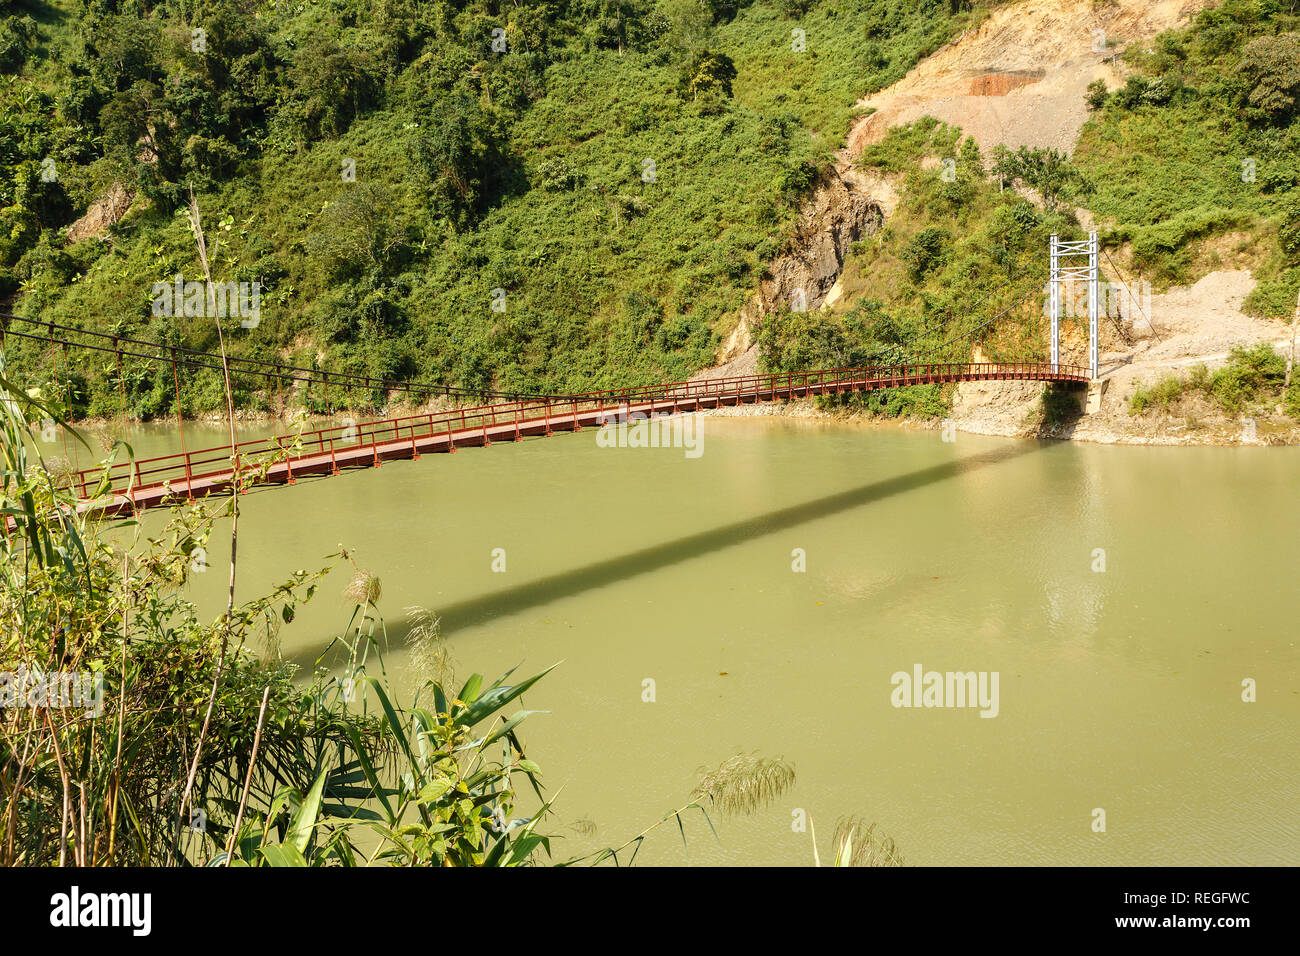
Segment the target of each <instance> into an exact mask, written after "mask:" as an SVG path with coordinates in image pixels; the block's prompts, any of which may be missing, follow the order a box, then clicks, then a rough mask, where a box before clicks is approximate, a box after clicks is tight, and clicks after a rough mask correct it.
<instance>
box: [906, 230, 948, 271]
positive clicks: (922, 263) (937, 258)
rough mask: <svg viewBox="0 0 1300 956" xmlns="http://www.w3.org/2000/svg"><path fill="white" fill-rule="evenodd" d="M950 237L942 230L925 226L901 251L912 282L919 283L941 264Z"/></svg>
mask: <svg viewBox="0 0 1300 956" xmlns="http://www.w3.org/2000/svg"><path fill="white" fill-rule="evenodd" d="M951 240H952V237H951V236H950V235H948V233H947V232H945V231H944V230H942V229H938V228H936V227H934V226H927V227H926V228H925V229H922V230H921V231H920V232H918V233H917V234H916V235H915V236H913V237H912V239H911V241H910V242H909V243H908V244H907V247H906V248H905V249H904V250H903V261H904V262H906V263H907V268H908V273H909V275H910V276H911V279H912V281H913V282H919V281H921V280H922V279H924V278H925V277H926V276H927V275H929V274H930V273H931V272H932V271H933V270H934V269H935V268H937V267H938V266H939V265H940V264H941V263H942V262H943V256H944V249H945V247H946V246H947V245H948V243H949V242H950V241H951Z"/></svg>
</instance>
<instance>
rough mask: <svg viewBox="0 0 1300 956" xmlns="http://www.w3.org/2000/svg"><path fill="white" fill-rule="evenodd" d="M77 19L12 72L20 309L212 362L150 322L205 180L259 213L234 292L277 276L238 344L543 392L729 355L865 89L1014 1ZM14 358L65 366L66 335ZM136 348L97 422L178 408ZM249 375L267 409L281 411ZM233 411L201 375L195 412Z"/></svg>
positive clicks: (99, 386)
mask: <svg viewBox="0 0 1300 956" xmlns="http://www.w3.org/2000/svg"><path fill="white" fill-rule="evenodd" d="M70 2H72V3H73V4H74V6H75V7H76V14H77V16H75V17H70V18H68V19H67V20H59V21H53V20H52V21H50V22H48V23H47V22H44V21H42V22H39V23H37V25H36V40H35V41H34V42H33V44H32V46H31V49H30V50H29V51H28V53H27V55H26V58H25V60H24V65H23V67H22V69H23V71H24V76H23V77H21V78H4V80H6V81H8V80H10V79H12V80H13V82H12V83H9V82H0V165H3V167H4V168H3V170H0V173H2V174H3V175H0V190H4V191H7V194H6V195H5V196H4V197H3V198H4V203H3V204H0V292H3V291H15V290H16V291H17V292H19V293H20V295H19V298H18V300H17V303H16V305H15V311H18V312H20V313H22V314H28V315H40V316H42V317H48V318H51V319H54V320H55V321H68V322H69V324H75V323H82V322H85V323H86V324H87V325H89V326H90V327H92V328H97V329H101V330H103V329H107V328H109V327H112V328H114V329H115V330H117V331H120V332H121V333H122V334H133V335H136V336H138V337H140V338H151V339H153V340H164V341H166V342H168V343H169V344H170V343H174V344H177V345H184V346H187V347H193V348H198V349H212V348H213V347H214V345H215V341H216V328H215V325H214V323H212V322H210V321H188V322H185V323H171V322H160V321H158V320H154V319H151V318H150V317H149V312H148V303H149V296H148V294H147V293H148V290H149V289H150V288H151V287H152V285H153V283H154V282H156V281H160V280H164V279H170V278H171V277H172V276H174V275H175V274H176V273H178V272H179V273H184V274H185V275H186V276H187V277H191V276H192V277H195V278H197V276H198V272H199V269H198V263H197V258H196V255H195V248H194V242H193V239H192V237H191V235H190V233H189V229H188V227H187V225H186V223H185V222H184V220H183V219H178V218H176V217H175V216H174V215H173V211H174V210H175V209H176V208H177V206H178V205H179V204H181V203H182V201H183V200H187V199H188V195H189V191H190V190H191V189H193V190H194V191H195V193H196V195H197V197H198V201H199V203H200V205H201V207H202V208H203V210H204V211H205V213H206V215H207V218H208V219H209V220H213V221H219V222H223V223H227V224H228V225H227V226H224V227H223V228H222V230H221V234H220V235H219V236H218V237H217V238H218V239H219V247H220V248H219V249H218V250H217V251H216V253H215V254H214V255H213V256H212V260H213V272H214V278H215V279H216V280H217V281H226V280H228V279H241V280H244V281H260V282H262V283H263V290H262V291H263V321H262V323H261V325H260V326H259V327H258V328H257V329H253V330H245V329H239V328H234V329H228V330H227V340H228V342H229V345H230V348H231V350H232V352H233V353H234V354H236V355H246V356H255V357H259V358H264V357H267V356H268V355H275V354H279V355H282V356H286V357H289V356H297V358H296V359H295V360H296V361H298V363H299V364H308V365H319V366H321V367H324V368H328V369H331V370H338V371H352V372H367V373H375V374H382V375H386V376H393V377H412V378H415V377H418V378H420V379H423V380H436V381H441V382H445V383H446V384H448V385H458V386H465V387H471V388H480V387H487V386H494V387H497V388H500V389H511V390H533V391H536V390H545V391H579V390H585V389H591V388H598V387H602V386H608V385H626V384H628V383H629V382H642V381H650V380H655V379H660V380H662V379H679V378H685V377H687V376H689V375H690V374H692V373H693V372H695V371H696V370H698V369H699V368H701V367H703V366H705V365H708V364H710V363H711V361H712V359H713V356H714V354H715V349H716V345H717V337H716V333H715V328H716V327H717V325H718V323H719V321H720V320H721V319H722V318H723V317H724V316H726V315H728V314H730V313H734V311H735V310H736V309H738V308H739V307H740V306H741V305H742V304H743V303H744V302H745V301H746V299H747V298H748V297H749V295H750V294H752V290H753V285H754V283H755V281H756V277H757V276H758V275H759V274H760V273H761V270H762V268H763V267H764V266H765V265H766V264H767V262H768V260H770V258H771V257H772V256H773V255H774V254H775V252H776V250H777V249H778V248H779V246H780V244H781V242H782V240H783V239H784V237H785V236H786V235H787V234H788V231H789V229H790V227H791V225H792V223H793V221H794V218H795V214H796V210H797V208H798V206H799V204H800V202H801V199H802V198H803V197H804V196H806V195H807V192H808V190H810V189H812V188H814V186H815V182H816V178H817V171H818V170H819V169H821V168H822V167H823V166H824V164H825V162H826V161H827V156H828V154H829V150H830V149H831V148H832V147H833V145H834V144H835V142H837V141H839V140H840V139H841V138H842V137H843V135H844V133H845V131H846V129H847V127H848V122H849V120H850V118H851V116H852V114H853V109H854V103H855V102H856V100H857V99H858V98H859V97H860V96H862V95H863V94H864V93H869V92H871V91H872V90H875V89H878V88H880V87H882V86H884V85H886V84H887V83H890V82H893V81H894V80H896V79H898V78H899V77H901V76H902V75H903V74H904V73H905V72H906V70H907V69H908V68H909V67H910V66H911V65H912V64H914V63H915V62H916V60H917V59H918V58H919V57H921V56H923V55H925V54H926V53H928V52H930V51H932V50H934V49H937V48H938V47H939V46H941V45H942V44H943V43H945V42H947V41H948V40H949V39H950V38H951V37H952V36H953V35H954V34H955V33H956V32H957V31H960V30H961V29H964V28H966V27H968V26H970V25H972V24H973V23H974V22H976V21H977V20H978V18H979V17H980V16H982V14H983V12H984V10H985V9H986V8H987V7H988V6H989V5H990V3H986V2H981V3H977V4H951V3H934V2H933V0H848V2H831V0H820V2H813V3H809V4H807V5H806V9H805V10H803V12H801V13H800V14H799V19H798V22H797V23H796V22H794V21H793V20H791V19H790V18H789V14H790V13H791V12H793V11H787V12H783V11H782V10H781V9H780V8H779V6H778V5H777V4H776V3H775V2H772V0H760V2H755V3H748V2H730V0H709V2H706V3H700V2H697V0H675V2H665V3H662V4H655V3H649V2H644V0H560V2H558V3H556V2H550V3H542V2H541V0H522V2H519V3H513V4H509V5H506V6H504V7H500V8H496V7H484V6H482V5H480V4H474V3H468V2H465V0H451V2H448V3H439V4H435V5H433V6H432V7H430V6H427V5H425V6H421V5H419V4H416V3H413V2H410V0H382V2H379V3H376V4H370V5H361V4H358V3H357V2H356V0H338V2H337V3H331V4H327V5H320V4H316V5H306V6H302V5H300V6H297V7H291V6H286V5H284V4H281V5H280V6H279V7H277V8H276V9H275V11H274V12H273V15H270V14H268V13H267V11H265V10H255V9H252V8H241V7H239V6H238V5H230V4H219V5H217V6H216V7H214V8H212V9H211V10H209V9H207V8H204V10H203V11H201V15H200V16H198V17H195V16H194V14H193V12H192V11H190V10H189V9H188V8H186V9H184V10H182V9H181V8H179V7H175V6H174V4H172V3H170V2H169V3H163V4H160V5H157V6H154V7H151V8H150V10H149V13H148V15H145V14H143V13H141V12H138V11H137V9H136V8H135V7H130V8H127V7H120V8H119V7H116V6H112V7H109V8H104V7H102V6H101V5H97V4H93V3H89V2H88V0H70ZM192 20H201V21H202V23H201V24H196V23H194V22H191V21H192ZM196 25H201V26H202V28H203V29H204V30H205V31H206V45H205V48H203V49H201V50H196V49H194V48H193V45H192V37H191V34H190V30H191V28H192V27H194V26H196ZM796 26H798V27H799V28H801V29H803V30H805V32H806V35H807V38H808V44H807V49H806V50H804V51H802V52H797V51H796V50H795V49H794V48H793V46H792V36H791V30H792V29H793V28H795V27H796ZM494 30H496V31H498V33H497V34H494V33H493V31H494ZM494 43H495V44H497V45H496V46H494ZM501 43H504V47H501V46H500V44H501ZM56 54H57V55H56ZM46 157H53V158H54V160H55V162H56V163H57V168H58V176H57V178H55V179H53V180H50V181H45V180H43V179H42V178H41V176H40V169H41V163H42V161H43V160H44V159H45V158H46ZM349 168H351V169H352V170H353V171H354V173H355V181H350V180H349V179H347V178H346V176H345V175H344V174H345V173H346V172H347V170H348V169H349ZM113 183H122V184H125V185H126V186H127V187H128V188H129V189H130V190H131V192H132V194H134V197H135V198H134V202H133V203H132V205H131V207H130V209H129V211H128V213H127V215H126V217H125V218H124V219H123V220H122V221H121V222H119V223H118V224H116V225H115V226H114V227H113V228H112V230H111V235H110V236H109V237H108V238H109V239H110V240H111V241H101V240H98V239H89V240H84V241H82V242H79V243H76V244H74V245H71V246H68V245H66V243H65V241H64V239H63V238H62V236H61V234H60V230H61V229H62V228H63V227H65V226H67V225H69V224H70V223H71V222H72V221H74V220H75V219H76V218H77V217H78V216H79V215H81V214H82V213H83V212H84V211H85V209H86V207H87V206H88V205H89V204H90V203H91V202H92V201H94V200H95V199H97V198H99V197H100V196H101V195H102V194H103V192H104V190H105V189H107V188H108V187H109V186H110V185H112V184H113ZM494 290H500V291H501V293H503V294H504V299H501V298H500V297H499V296H495V294H494ZM630 297H631V298H632V299H635V300H636V301H653V302H654V303H655V306H654V308H653V309H652V310H648V311H647V310H644V309H642V310H640V311H636V310H632V309H629V308H628V305H627V303H628V302H629V301H630ZM497 303H500V304H503V305H504V311H500V310H499V309H497V308H494V305H495V304H497ZM649 312H653V313H654V315H653V317H648V316H649ZM11 357H12V359H13V360H14V361H15V362H17V363H20V364H21V365H22V367H23V368H24V369H25V370H26V371H27V372H28V373H29V374H30V375H31V376H32V377H33V379H37V380H41V379H43V380H45V381H46V382H49V383H57V382H59V381H61V380H62V379H63V378H64V376H63V375H62V372H61V370H60V369H58V368H56V367H55V366H54V362H53V359H52V358H51V356H50V355H49V354H48V350H42V349H41V348H40V347H39V345H38V344H35V343H33V344H30V345H29V344H15V345H13V346H11ZM106 359H107V360H106V361H99V360H95V361H90V362H87V363H86V366H85V369H84V373H83V374H82V375H81V377H80V379H79V381H78V382H77V383H76V384H77V390H78V391H77V395H76V404H75V406H74V408H75V410H76V411H77V412H78V413H83V412H87V411H90V410H94V411H95V412H96V413H99V414H112V413H118V412H125V413H128V414H133V415H141V416H150V415H160V414H170V413H172V412H174V411H175V405H176V401H175V399H174V397H172V396H170V394H169V393H170V391H171V390H170V389H169V388H168V387H167V386H168V385H169V383H168V382H167V379H168V377H169V376H170V370H169V369H151V368H148V367H147V364H138V363H134V362H127V363H126V364H125V366H124V367H123V368H122V370H121V372H120V373H119V371H118V368H117V365H116V363H115V362H114V361H113V360H112V357H111V356H108V357H106ZM235 385H236V390H237V391H238V392H239V395H238V397H239V400H240V402H241V404H246V405H250V406H253V407H270V406H272V405H274V404H275V403H276V401H277V400H278V398H277V396H276V395H274V394H272V393H271V392H270V391H268V389H267V387H266V383H265V382H256V381H248V382H241V381H236V383H235ZM316 397H317V399H318V400H319V398H320V396H316ZM354 398H355V397H354ZM221 400H222V396H221V392H220V389H218V388H214V387H213V383H212V382H211V381H208V380H207V379H205V378H204V376H203V375H202V374H201V373H197V374H193V375H186V373H185V372H184V370H182V381H181V401H180V405H181V407H182V408H183V409H185V410H186V411H187V412H203V411H208V410H211V409H215V408H218V407H219V406H220V402H221ZM340 400H343V401H346V400H347V399H345V398H344V396H342V395H335V403H336V404H339V402H340ZM370 401H371V402H373V403H376V404H382V403H383V402H384V401H385V396H383V395H374V396H371V397H370Z"/></svg>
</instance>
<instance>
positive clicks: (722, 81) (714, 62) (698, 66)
mask: <svg viewBox="0 0 1300 956" xmlns="http://www.w3.org/2000/svg"><path fill="white" fill-rule="evenodd" d="M735 78H736V65H735V63H733V62H732V60H731V57H729V56H727V55H726V54H725V53H714V52H713V51H712V50H702V51H701V52H699V53H697V54H695V55H694V56H692V57H691V58H690V59H689V60H688V61H687V63H686V66H685V67H684V68H683V69H682V79H681V85H682V92H684V93H690V95H691V99H693V100H694V99H699V96H700V94H701V93H709V92H713V91H717V92H720V93H722V95H723V96H731V81H732V80H734V79H735Z"/></svg>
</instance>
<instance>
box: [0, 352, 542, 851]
mask: <svg viewBox="0 0 1300 956" xmlns="http://www.w3.org/2000/svg"><path fill="white" fill-rule="evenodd" d="M55 412H56V410H55V409H52V408H51V407H49V406H48V405H44V404H41V403H37V402H36V401H34V400H32V399H30V398H29V397H28V396H27V395H26V393H25V392H23V391H21V390H19V389H17V388H16V387H13V386H11V385H10V384H9V382H8V381H7V380H6V379H4V377H3V362H2V356H0V456H2V457H3V464H4V472H3V478H2V479H0V505H2V506H3V509H4V511H5V514H6V515H7V516H8V517H10V518H12V519H13V520H14V522H15V525H14V529H13V530H14V532H16V533H13V534H6V535H5V536H4V537H3V538H2V539H0V549H2V553H0V557H2V560H0V621H3V627H2V629H0V673H2V674H3V676H2V677H0V693H2V694H3V695H5V696H4V705H3V706H2V707H0V819H3V820H5V821H6V826H5V828H4V829H5V833H6V838H5V839H4V840H0V864H3V865H6V866H12V865H23V866H42V865H55V864H59V865H64V864H67V865H78V866H126V865H134V866H167V865H188V864H196V863H201V862H204V861H207V862H208V863H209V865H271V866H295V865H299V866H301V865H346V866H352V865H358V864H361V863H378V864H390V865H402V866H415V865H422V866H478V865H489V866H491V865H502V866H511V865H519V864H523V863H526V862H530V861H532V860H533V859H534V857H535V855H536V854H538V853H539V852H542V851H545V852H549V849H550V845H549V839H548V837H547V836H546V835H544V833H542V832H539V830H538V825H539V823H540V821H541V820H542V819H543V817H544V814H545V812H546V810H547V805H546V804H543V806H542V809H541V810H540V811H539V812H537V813H534V814H533V815H532V817H531V818H530V819H529V820H528V821H527V822H526V823H524V824H523V825H519V824H518V823H517V822H516V821H512V820H511V819H510V815H511V814H512V812H513V809H514V800H515V797H514V778H515V776H516V775H520V774H522V775H523V776H524V778H525V779H527V780H528V781H529V783H530V784H531V785H532V787H533V788H534V789H535V790H536V791H537V792H538V793H539V794H540V781H539V779H538V775H539V768H538V767H537V765H536V764H535V763H533V762H532V761H531V760H529V759H528V758H527V756H526V755H525V753H524V749H523V744H522V742H521V741H520V738H519V735H518V734H519V731H518V728H519V725H520V723H521V722H522V721H523V720H524V719H525V718H526V717H527V716H528V715H529V713H530V712H529V711H525V710H516V711H514V712H513V713H511V714H509V715H507V713H506V711H505V708H507V707H508V706H510V705H511V704H513V703H514V702H515V701H517V700H519V699H520V697H521V696H522V695H523V694H524V693H525V692H526V691H527V690H528V689H529V688H531V687H532V686H533V685H534V684H535V683H536V682H537V681H538V680H539V679H540V678H541V677H542V676H543V675H542V674H538V675H536V676H533V677H530V678H528V679H527V680H523V681H519V682H516V683H513V684H507V683H506V679H507V678H508V677H509V674H507V675H505V677H503V678H501V679H499V680H497V681H496V682H494V683H493V684H491V685H487V686H485V685H484V682H483V680H482V678H481V677H479V676H478V675H474V676H473V677H471V678H470V679H469V680H468V681H467V682H465V684H464V685H463V686H461V687H460V688H459V689H458V690H457V689H455V687H454V685H450V684H446V683H445V677H441V676H440V677H438V678H437V679H430V680H428V681H427V682H426V683H425V685H424V687H423V688H422V689H421V691H420V692H419V693H418V694H417V696H416V699H415V701H414V702H413V704H412V705H411V706H410V707H407V708H402V707H399V706H398V705H397V704H396V703H395V701H394V700H393V698H392V696H391V691H390V689H389V685H388V681H387V679H386V677H384V676H383V671H382V661H380V662H379V670H380V676H378V677H376V676H373V675H370V674H368V673H367V670H366V669H367V666H373V664H370V663H368V661H367V658H368V657H369V656H370V652H371V651H372V650H374V651H377V650H378V648H379V646H380V645H381V643H382V642H381V637H382V620H381V619H379V617H378V615H377V612H375V609H374V607H373V603H372V602H373V601H374V600H377V599H378V596H379V595H378V588H377V587H376V586H374V585H373V584H372V583H371V582H370V581H367V582H365V584H364V586H363V587H361V588H360V589H359V590H358V591H356V593H355V594H354V597H355V598H356V600H357V602H358V603H357V607H356V610H355V612H354V615H353V620H352V622H351V623H350V624H349V628H348V633H347V634H346V635H345V636H344V637H341V638H340V639H339V642H338V644H339V646H340V647H341V648H342V649H343V651H344V655H343V660H342V670H341V672H339V671H333V672H331V671H330V670H327V669H324V668H322V669H319V670H318V671H317V672H316V673H315V674H313V675H312V676H311V678H310V680H309V681H308V682H307V683H306V685H305V686H302V685H300V684H299V683H297V682H296V681H295V674H294V668H292V667H291V666H290V665H288V664H286V663H285V662H284V661H283V660H282V659H281V658H280V656H279V653H278V650H277V645H276V634H277V631H278V627H279V625H280V623H281V622H289V621H292V620H293V618H294V616H295V609H296V608H297V606H298V605H299V604H300V603H301V602H303V601H306V600H309V599H310V598H311V597H312V595H313V593H314V592H315V591H316V588H317V585H318V583H319V581H320V579H321V577H322V576H323V575H324V573H325V570H327V569H322V570H320V571H317V572H306V571H298V572H295V573H294V574H293V575H291V576H290V577H289V579H288V580H287V581H286V582H285V583H284V584H282V585H280V586H279V587H277V588H275V589H274V590H273V591H272V592H271V593H270V594H268V595H266V596H264V597H260V598H257V599H254V600H252V601H248V602H245V603H243V604H240V605H234V606H232V607H231V608H230V610H229V611H228V612H227V613H225V614H223V615H222V616H221V617H219V618H218V619H217V620H216V621H214V622H210V623H208V622H203V621H201V620H200V619H199V616H198V612H197V610H196V608H195V607H194V606H193V605H192V604H191V603H190V602H189V601H188V600H186V599H185V598H184V596H183V589H184V587H185V583H186V581H187V579H188V577H189V575H190V574H191V572H192V571H193V570H194V568H195V566H196V564H198V563H199V562H202V563H203V564H204V565H206V563H207V557H206V551H205V548H206V546H207V543H208V539H209V535H210V532H211V528H212V521H213V518H214V516H215V515H214V513H213V512H205V511H204V510H203V509H202V507H201V506H199V505H191V506H189V507H187V508H185V509H182V510H180V511H179V512H177V513H176V515H175V516H174V517H173V518H172V520H171V521H170V522H169V523H168V524H167V525H166V526H165V528H164V529H163V531H162V532H161V534H160V535H159V536H158V537H156V538H151V539H147V540H145V541H136V542H133V543H132V547H131V548H130V553H129V556H128V555H127V554H123V553H121V552H119V551H118V550H117V548H116V547H115V545H116V544H117V543H118V541H119V540H120V535H119V534H117V533H112V532H110V531H109V530H108V529H107V528H105V527H104V526H102V525H96V524H93V523H91V522H89V521H88V520H87V519H86V518H85V517H84V516H81V515H79V514H78V512H77V510H76V508H75V503H76V499H75V498H74V497H73V495H72V493H71V492H70V491H69V490H68V489H67V487H66V480H65V477H64V476H65V469H64V467H63V466H61V465H59V464H58V463H55V462H51V461H46V460H42V459H41V458H40V457H39V455H38V453H37V452H35V450H34V449H35V448H37V447H38V445H39V443H38V442H37V441H35V439H34V436H33V435H32V434H31V430H30V428H29V426H28V416H31V415H35V416H40V417H41V418H43V417H45V416H50V415H53V414H55ZM115 451H116V450H115ZM266 464H268V463H267V462H262V463H257V464H251V465H250V466H249V467H250V468H262V467H265V465H266ZM101 491H102V489H101ZM78 492H80V489H78ZM218 507H221V506H218ZM222 510H224V509H222ZM119 527H121V526H119ZM127 527H128V528H129V527H130V525H127ZM377 629H378V630H379V632H380V633H378V634H377V633H376V631H377ZM33 672H35V673H39V674H50V673H60V674H67V675H71V676H72V677H74V678H76V679H78V680H79V679H80V676H79V675H84V676H85V677H86V679H87V685H88V689H89V688H93V687H95V686H96V685H95V683H94V681H95V680H96V678H97V680H98V685H97V687H98V689H97V690H91V691H90V694H89V695H88V696H86V697H85V698H83V699H78V700H76V701H75V702H76V703H77V704H78V705H79V706H75V707H74V706H68V705H67V704H68V702H63V701H54V700H50V699H49V698H48V697H46V696H34V693H33V691H32V690H31V689H30V688H29V687H28V686H27V684H26V683H23V684H19V685H17V686H16V685H15V682H14V678H13V676H12V675H14V674H32V673H33ZM543 673H545V672H543ZM20 679H21V680H23V681H24V682H25V681H26V678H25V677H24V678H20ZM78 686H79V685H78ZM19 695H21V701H20V700H19ZM47 704H48V705H50V706H46V705H47ZM209 714H210V719H209ZM191 780H192V781H193V784H192V787H191V785H190V781H191ZM195 821H199V823H198V825H196V824H195Z"/></svg>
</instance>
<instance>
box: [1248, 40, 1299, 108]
mask: <svg viewBox="0 0 1300 956" xmlns="http://www.w3.org/2000/svg"><path fill="white" fill-rule="evenodd" d="M1241 73H1242V76H1244V77H1245V78H1246V80H1247V82H1248V83H1249V84H1250V92H1249V93H1248V94H1247V96H1246V100H1247V102H1248V103H1249V104H1250V105H1251V106H1253V107H1254V108H1255V109H1257V110H1259V111H1261V112H1262V113H1263V114H1264V115H1265V116H1267V117H1268V119H1269V120H1271V121H1272V122H1275V123H1283V122H1286V121H1288V120H1289V119H1290V118H1291V117H1292V116H1294V115H1295V113H1296V104H1297V102H1298V101H1300V33H1283V34H1281V35H1280V36H1275V37H1259V38H1257V39H1254V40H1251V41H1250V42H1249V43H1247V44H1246V47H1245V49H1244V50H1242V56H1241Z"/></svg>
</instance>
